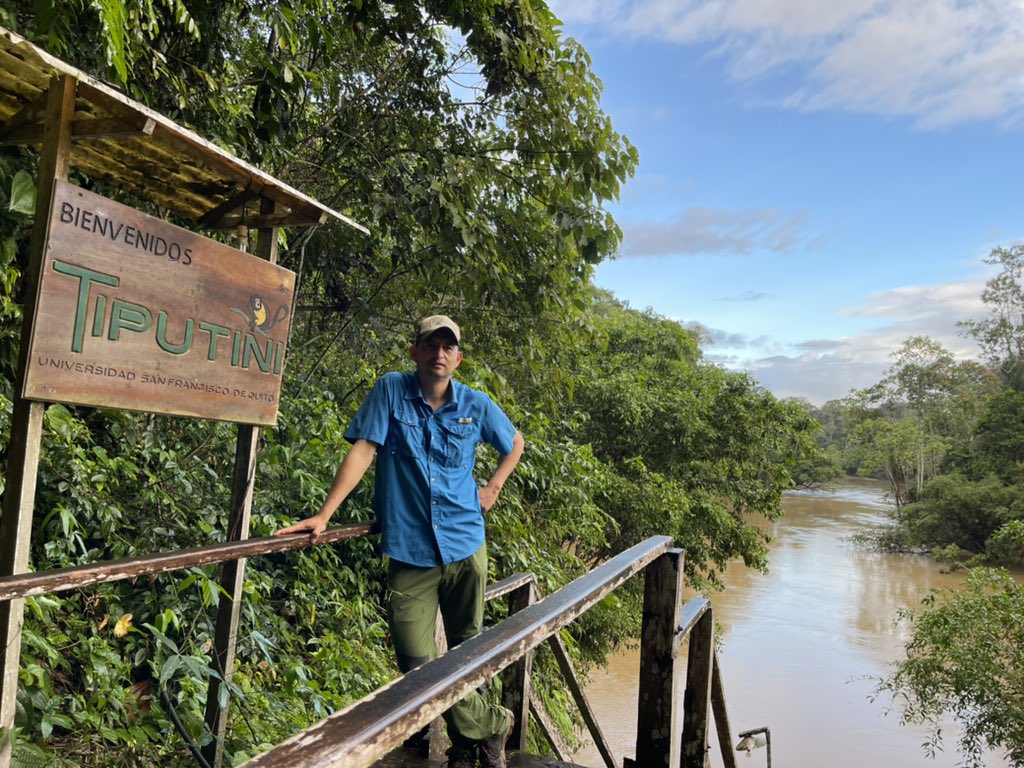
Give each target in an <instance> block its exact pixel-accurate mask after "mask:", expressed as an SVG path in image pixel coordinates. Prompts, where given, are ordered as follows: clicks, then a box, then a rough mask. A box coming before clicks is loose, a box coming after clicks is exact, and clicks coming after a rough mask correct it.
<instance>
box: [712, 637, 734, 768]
mask: <svg viewBox="0 0 1024 768" xmlns="http://www.w3.org/2000/svg"><path fill="white" fill-rule="evenodd" d="M711 710H712V712H713V713H714V715H715V730H716V732H717V733H718V749H719V751H721V753H722V766H723V768H736V751H735V750H734V749H733V740H732V731H731V729H730V728H729V708H728V707H727V706H726V704H725V685H724V684H723V682H722V668H721V665H720V664H719V663H718V652H717V651H713V652H712V668H711Z"/></svg>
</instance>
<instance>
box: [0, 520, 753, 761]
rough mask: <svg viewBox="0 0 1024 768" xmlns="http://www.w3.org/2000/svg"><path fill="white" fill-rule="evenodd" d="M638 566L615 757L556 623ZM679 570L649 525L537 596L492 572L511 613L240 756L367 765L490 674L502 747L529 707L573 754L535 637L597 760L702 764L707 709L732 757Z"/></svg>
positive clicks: (30, 586)
mask: <svg viewBox="0 0 1024 768" xmlns="http://www.w3.org/2000/svg"><path fill="white" fill-rule="evenodd" d="M373 530H374V527H373V526H372V525H371V524H368V523H366V524H352V525H344V526H337V527H334V528H331V529H329V530H327V531H326V532H324V534H322V535H321V536H320V538H319V539H318V542H317V544H321V543H332V542H336V541H343V540H346V539H352V538H357V537H361V536H365V535H367V534H369V533H372V532H373ZM310 545H311V541H310V538H309V536H308V535H306V534H294V535H290V536H282V537H273V536H272V537H265V538H259V539H249V540H245V541H237V542H228V543H223V544H214V545H208V546H204V547H197V548H194V549H187V550H180V551H177V552H170V553H162V554H158V555H150V556H142V557H136V558H129V559H124V560H118V561H109V562H106V563H98V564H93V565H85V566H78V567H74V568H64V569H59V570H53V571H47V572H42V573H32V574H18V575H15V576H7V577H3V578H0V601H3V600H11V599H19V598H24V597H30V596H33V595H40V594H47V593H52V592H59V591H63V590H68V589H78V588H82V587H85V586H89V585H95V584H102V583H109V582H113V581H118V580H122V579H129V578H135V577H138V576H143V575H149V574H154V573H160V572H164V571H169V570H173V569H179V568H186V567H192V566H196V565H204V564H210V563H217V562H233V561H237V560H238V559H240V558H248V557H253V556H258V555H266V554H271V553H275V552H282V551H286V550H291V549H301V548H304V547H308V546H310ZM640 572H644V573H645V590H644V607H643V625H642V634H641V644H640V680H639V690H640V695H639V700H638V710H637V737H636V751H635V758H634V759H632V760H630V759H629V758H623V759H622V760H621V761H620V760H618V759H617V758H616V756H615V755H614V754H613V752H612V749H611V747H610V746H609V744H608V742H607V740H606V739H605V737H604V735H603V733H602V731H601V728H600V725H599V724H598V722H597V718H596V716H595V714H594V712H593V710H592V709H591V707H590V704H589V703H588V701H587V699H586V696H585V694H584V692H583V686H582V685H581V684H580V681H579V680H578V678H577V676H576V674H575V671H574V669H573V665H572V661H571V659H570V657H569V654H568V652H567V650H566V648H565V646H564V644H563V642H562V640H561V638H560V636H559V632H560V631H561V630H562V629H563V628H565V627H566V626H568V625H569V624H570V623H571V622H572V621H573V620H575V619H576V618H578V617H579V616H580V615H582V614H583V613H584V612H585V611H587V610H589V609H590V608H591V607H593V606H594V605H595V604H596V603H598V602H599V601H600V600H602V599H603V598H604V597H606V596H607V595H608V594H610V593H611V592H612V591H613V590H615V589H617V588H618V587H620V586H621V585H622V584H624V583H625V582H626V581H628V580H629V579H630V578H632V577H633V576H635V575H636V574H638V573H640ZM682 578H683V552H682V551H681V550H678V549H673V548H672V540H671V539H670V538H669V537H666V536H655V537H651V538H649V539H647V540H646V541H644V542H642V543H640V544H637V545H636V546H634V547H632V548H631V549H628V550H626V551H625V552H622V553H621V554H619V555H617V556H616V557H613V558H612V559H610V560H608V561H607V562H605V563H603V564H601V565H599V566H598V567H596V568H595V569H594V570H592V571H591V572H589V573H588V574H586V575H584V576H582V577H580V578H579V579H577V580H576V581H574V582H572V583H571V584H569V585H567V586H565V587H563V588H562V589H560V590H558V591H557V592H555V593H554V594H552V595H550V596H548V597H546V598H543V599H541V598H540V596H539V594H538V589H537V585H536V582H535V580H534V578H533V576H531V575H530V574H517V575H515V576H512V577H510V578H508V579H505V580H503V581H500V582H498V583H496V584H493V585H491V586H490V587H489V588H488V590H487V595H486V597H487V599H488V600H494V599H497V598H500V597H507V599H508V618H506V619H505V620H504V621H502V622H501V623H499V624H497V625H495V626H492V627H488V628H486V629H485V630H484V631H482V632H481V633H480V634H479V635H477V636H476V637H473V638H471V639H469V640H467V641H465V642H463V643H461V644H460V645H459V646H458V647H456V648H454V649H452V650H451V651H449V652H447V653H445V654H444V655H442V656H441V657H439V658H438V659H435V660H433V661H431V662H428V663H426V664H424V665H422V666H420V667H418V668H416V669H414V670H412V671H411V672H408V673H406V674H405V675H403V676H402V677H400V678H398V679H396V680H394V681H393V682H391V683H389V684H388V685H386V686H384V687H383V688H381V689H379V690H377V691H375V692H374V693H373V694H371V695H370V696H367V697H366V698H364V699H362V700H360V701H358V702H356V703H355V704H353V705H351V706H349V707H347V708H346V709H344V710H341V711H339V712H336V713H335V714H333V715H331V716H330V717H328V718H326V719H325V720H323V721H321V722H320V723H318V724H317V725H315V726H313V727H312V728H310V729H308V730H306V731H303V732H301V733H299V734H296V735H295V736H293V737H291V738H290V739H288V740H287V741H285V742H283V743H282V744H280V745H278V746H277V747H274V748H273V749H271V750H269V751H268V752H265V753H264V754H262V755H260V756H258V757H256V758H254V759H252V760H250V761H249V762H247V763H245V768H264V767H269V766H275V768H278V767H280V766H295V767H296V768H298V767H299V766H302V768H306V767H310V768H312V767H314V766H315V767H317V768H329V767H332V766H337V767H338V768H341V767H342V766H344V768H360V767H361V766H370V765H372V764H373V763H375V762H376V761H377V760H378V759H380V758H381V757H383V756H384V755H386V754H388V753H389V752H391V751H392V750H394V749H395V748H396V747H398V746H399V745H400V744H401V743H402V742H403V741H404V740H405V738H407V737H408V736H409V735H410V734H412V733H414V732H416V731H417V730H419V729H420V728H422V727H423V726H424V725H427V724H428V723H430V722H431V721H432V720H434V719H435V718H437V717H438V716H439V715H440V714H441V713H442V712H444V711H445V710H446V709H448V708H449V707H450V706H451V705H452V704H454V703H455V702H457V701H459V700H460V699H461V698H462V697H463V696H465V695H466V693H468V692H469V691H470V690H473V689H474V688H476V687H478V686H480V685H481V684H483V683H485V682H487V681H488V680H490V679H491V678H493V677H495V676H498V675H500V677H501V680H502V686H501V688H502V703H503V704H504V705H505V706H506V707H508V708H510V709H511V710H512V711H513V712H514V714H515V715H516V725H515V729H514V730H513V733H512V734H511V736H510V739H509V743H508V747H509V748H510V749H518V750H522V749H524V748H525V746H526V725H527V724H528V722H529V720H530V717H531V716H532V717H533V718H534V719H535V721H536V723H537V726H538V727H539V729H540V731H541V732H542V733H543V735H544V737H545V739H546V740H547V741H548V743H549V744H550V745H551V749H552V752H553V753H554V756H555V757H557V758H558V759H559V760H563V761H565V760H569V759H570V758H571V754H570V753H569V751H568V749H567V748H566V747H565V745H564V744H563V743H562V739H561V738H560V736H559V734H558V730H557V728H555V727H554V726H553V725H552V723H551V722H550V720H549V718H548V716H547V714H546V712H545V710H544V708H543V706H542V705H541V704H540V702H539V700H538V699H537V697H536V696H535V695H534V694H533V692H532V688H531V684H530V678H531V672H532V657H533V651H534V649H535V648H537V647H538V646H539V645H540V644H542V643H547V644H548V646H549V647H550V648H551V650H552V652H553V654H554V658H555V660H556V663H557V664H558V667H559V669H560V671H561V673H562V675H563V677H564V678H565V681H566V684H567V688H568V690H569V692H570V693H571V694H572V697H573V699H574V701H575V703H576V705H577V707H578V709H579V711H580V713H581V717H582V720H583V723H584V725H585V726H586V727H587V729H588V731H589V733H590V736H591V738H592V740H593V741H594V744H595V746H596V748H597V751H598V752H599V754H600V755H601V758H602V760H603V762H604V764H605V766H606V768H620V766H621V767H622V768H630V766H666V767H669V766H681V768H704V766H705V760H706V756H707V751H708V729H709V723H710V721H711V715H712V712H713V715H714V721H715V724H716V730H717V736H718V742H719V747H720V750H721V754H722V760H723V763H724V765H725V768H735V766H736V763H735V753H734V752H733V750H732V746H731V744H732V737H731V733H730V728H729V720H728V713H727V710H726V705H725V696H724V692H723V688H722V681H721V675H720V672H719V668H718V660H717V656H716V654H715V648H714V622H713V618H712V611H711V607H710V603H709V602H708V601H707V600H706V599H704V598H694V599H692V600H690V601H689V602H688V603H686V605H685V606H684V605H683V604H682V594H681V593H682ZM687 638H689V653H688V655H687V670H686V686H685V693H684V696H683V702H682V706H681V707H680V706H679V702H678V696H677V691H678V689H679V685H678V683H679V679H680V677H681V675H682V670H681V664H679V663H678V659H679V656H680V648H681V646H682V643H683V642H684V641H685V640H687ZM214 662H216V660H214ZM218 682H219V681H218ZM222 717H223V713H221V718H222ZM209 719H210V718H209V713H208V721H209ZM680 720H681V724H680V722H679V721H680ZM209 725H211V723H210V722H208V726H209ZM211 730H212V728H211ZM219 755H220V751H219V749H217V750H211V749H207V750H204V756H205V757H204V758H200V759H197V762H200V764H202V761H205V762H206V763H207V764H210V765H212V764H214V763H215V762H217V760H218V759H219Z"/></svg>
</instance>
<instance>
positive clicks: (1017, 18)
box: [554, 0, 1024, 128]
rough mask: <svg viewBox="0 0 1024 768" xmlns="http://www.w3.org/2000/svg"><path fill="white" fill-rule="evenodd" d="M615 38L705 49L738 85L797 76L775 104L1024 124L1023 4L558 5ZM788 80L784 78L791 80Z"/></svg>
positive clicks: (888, 0)
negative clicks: (718, 59) (722, 63)
mask: <svg viewBox="0 0 1024 768" xmlns="http://www.w3.org/2000/svg"><path fill="white" fill-rule="evenodd" d="M554 7H555V10H556V13H561V15H563V16H564V17H565V18H566V19H570V20H574V21H580V22H584V23H590V24H595V25H597V24H600V25H602V26H603V27H604V28H605V29H606V30H607V31H608V32H609V34H616V33H618V34H625V35H629V36H632V37H634V38H641V39H656V40H661V41H665V42H670V43H678V44H681V45H692V44H702V45H709V46H711V49H712V50H713V51H714V52H715V54H716V55H718V56H721V57H723V58H724V60H725V61H726V62H727V66H728V70H729V72H730V74H731V76H733V77H734V78H736V79H738V80H743V79H761V78H765V77H769V76H772V75H777V74H783V73H785V74H786V75H789V76H793V75H795V76H796V77H797V82H798V85H796V86H795V87H789V89H788V92H787V93H786V95H785V96H784V97H783V98H782V99H781V101H780V104H781V105H782V106H786V107H789V108H793V109H801V110H821V109H840V110H849V111H853V112H867V113H873V114H881V115H888V116H908V117H911V118H914V119H916V121H917V123H918V124H919V125H920V126H921V127H925V128H934V127H941V126H947V125H953V124H957V123H963V122H968V121H972V120H982V119H997V120H1001V121H1003V122H1005V123H1007V124H1015V123H1019V122H1021V121H1022V119H1024V4H1022V3H1021V2H1019V0H975V1H973V2H962V1H961V0H829V1H828V2H823V1H822V0H718V2H706V1H705V0H632V1H631V2H611V3H603V2H602V3H598V2H596V0H561V1H556V2H555V3H554ZM787 82H789V81H787Z"/></svg>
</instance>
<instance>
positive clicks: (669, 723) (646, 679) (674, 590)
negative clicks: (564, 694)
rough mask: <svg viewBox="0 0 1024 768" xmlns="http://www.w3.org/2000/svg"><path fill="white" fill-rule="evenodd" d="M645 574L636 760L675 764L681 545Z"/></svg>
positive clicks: (651, 766) (654, 766)
mask: <svg viewBox="0 0 1024 768" xmlns="http://www.w3.org/2000/svg"><path fill="white" fill-rule="evenodd" d="M644 579H645V581H644V613H643V627H642V628H641V635H640V696H639V701H638V707H639V711H638V712H637V728H636V760H635V762H636V764H637V765H642V766H645V768H675V765H676V763H677V762H678V760H679V742H678V737H677V734H678V732H679V731H678V729H677V728H676V706H675V699H676V688H677V687H678V686H677V683H678V679H679V670H678V668H677V667H678V665H677V664H676V659H677V657H678V656H679V647H678V642H677V640H676V636H677V632H678V630H679V619H680V609H681V603H682V590H683V552H682V550H679V549H671V550H669V551H668V552H666V553H665V554H663V555H662V556H661V557H659V558H658V559H657V560H655V561H654V562H653V563H651V565H649V566H648V567H647V570H646V572H645V573H644Z"/></svg>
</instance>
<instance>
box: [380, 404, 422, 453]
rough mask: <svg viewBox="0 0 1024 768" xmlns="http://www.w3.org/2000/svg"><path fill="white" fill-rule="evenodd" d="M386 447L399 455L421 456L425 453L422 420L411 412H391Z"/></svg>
mask: <svg viewBox="0 0 1024 768" xmlns="http://www.w3.org/2000/svg"><path fill="white" fill-rule="evenodd" d="M388 448H390V449H391V452H392V453H397V454H399V455H401V456H412V457H414V458H417V459H420V458H423V457H424V456H425V455H426V449H425V446H424V429H423V421H422V420H421V419H420V418H419V417H418V416H416V415H415V414H411V413H396V414H392V416H391V428H390V430H389V431H388Z"/></svg>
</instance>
